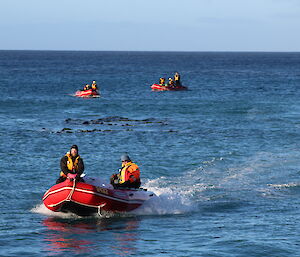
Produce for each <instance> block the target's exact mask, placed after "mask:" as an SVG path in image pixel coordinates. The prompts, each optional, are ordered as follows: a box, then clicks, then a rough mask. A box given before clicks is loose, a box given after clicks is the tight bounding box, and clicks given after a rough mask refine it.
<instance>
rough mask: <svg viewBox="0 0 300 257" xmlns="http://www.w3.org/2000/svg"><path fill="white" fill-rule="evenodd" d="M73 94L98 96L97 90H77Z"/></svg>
mask: <svg viewBox="0 0 300 257" xmlns="http://www.w3.org/2000/svg"><path fill="white" fill-rule="evenodd" d="M75 96H77V97H99V96H100V94H99V92H98V91H97V90H92V89H89V90H78V91H76V93H75Z"/></svg>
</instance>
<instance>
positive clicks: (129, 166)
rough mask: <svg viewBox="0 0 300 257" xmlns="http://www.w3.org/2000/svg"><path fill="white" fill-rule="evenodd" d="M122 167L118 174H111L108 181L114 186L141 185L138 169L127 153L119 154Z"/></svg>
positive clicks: (131, 186) (129, 186)
mask: <svg viewBox="0 0 300 257" xmlns="http://www.w3.org/2000/svg"><path fill="white" fill-rule="evenodd" d="M121 161H122V168H121V169H120V172H119V174H113V175H112V176H111V179H110V182H111V184H112V185H113V186H114V187H115V188H139V187H140V186H141V179H140V169H139V166H137V165H136V164H135V163H133V162H132V161H131V159H130V157H129V156H128V155H127V154H123V155H122V156H121Z"/></svg>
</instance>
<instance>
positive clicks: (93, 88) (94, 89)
mask: <svg viewBox="0 0 300 257" xmlns="http://www.w3.org/2000/svg"><path fill="white" fill-rule="evenodd" d="M97 89H98V87H97V83H96V81H95V80H94V81H93V83H92V90H93V91H96V90H97Z"/></svg>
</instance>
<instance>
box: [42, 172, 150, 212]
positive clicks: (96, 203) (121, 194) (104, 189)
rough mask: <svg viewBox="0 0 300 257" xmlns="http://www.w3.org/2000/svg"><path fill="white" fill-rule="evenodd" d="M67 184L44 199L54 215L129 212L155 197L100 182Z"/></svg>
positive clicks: (55, 188) (51, 191) (46, 194)
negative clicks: (61, 213) (64, 213)
mask: <svg viewBox="0 0 300 257" xmlns="http://www.w3.org/2000/svg"><path fill="white" fill-rule="evenodd" d="M85 180H86V182H85V183H83V182H76V181H71V180H69V179H67V180H66V181H64V182H62V183H59V184H57V185H54V186H53V187H51V188H50V189H49V190H48V191H47V192H46V193H45V194H44V197H43V202H44V205H45V206H46V207H47V208H48V209H50V210H51V211H55V212H58V211H60V212H72V213H75V214H77V215H80V216H89V215H92V214H95V213H99V214H100V213H101V212H102V211H105V212H129V211H132V210H134V209H136V208H138V207H140V206H141V205H142V204H143V203H144V202H145V201H146V200H149V199H150V198H151V197H152V196H153V195H154V194H153V193H152V192H148V191H145V190H143V189H114V188H113V187H112V186H111V185H110V184H105V183H103V182H101V181H99V180H97V179H93V178H87V179H85Z"/></svg>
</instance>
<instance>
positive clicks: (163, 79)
mask: <svg viewBox="0 0 300 257" xmlns="http://www.w3.org/2000/svg"><path fill="white" fill-rule="evenodd" d="M165 83H166V79H165V78H160V79H159V85H161V86H164V85H165Z"/></svg>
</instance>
